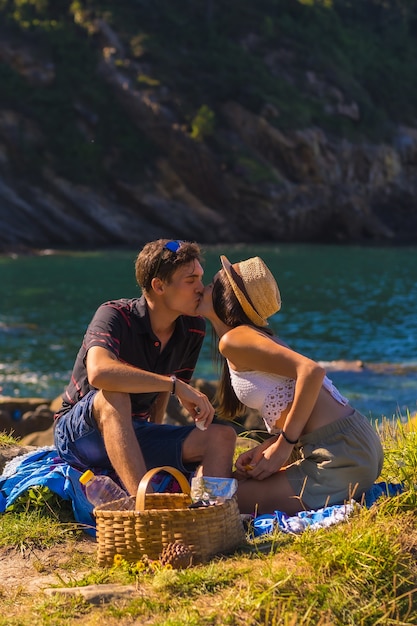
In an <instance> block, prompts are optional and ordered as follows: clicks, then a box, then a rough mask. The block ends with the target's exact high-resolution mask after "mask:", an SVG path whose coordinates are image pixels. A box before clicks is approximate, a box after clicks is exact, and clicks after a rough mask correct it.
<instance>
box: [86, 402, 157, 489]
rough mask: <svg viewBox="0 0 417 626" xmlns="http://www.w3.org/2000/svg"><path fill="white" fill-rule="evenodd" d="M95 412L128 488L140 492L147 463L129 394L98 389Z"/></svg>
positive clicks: (111, 458) (112, 459) (120, 476)
mask: <svg viewBox="0 0 417 626" xmlns="http://www.w3.org/2000/svg"><path fill="white" fill-rule="evenodd" d="M93 416H94V419H95V420H96V422H97V425H98V428H99V430H100V432H101V433H102V435H103V439H104V445H105V447H106V451H107V454H108V456H109V459H110V462H111V464H112V466H113V468H114V469H115V471H116V473H117V475H118V476H119V478H120V480H121V481H122V482H123V484H124V486H125V488H126V489H127V491H128V492H129V493H130V494H131V495H136V492H137V489H138V485H139V482H140V480H141V478H142V477H143V476H144V474H145V473H146V466H145V461H144V459H143V455H142V451H141V449H140V446H139V443H138V441H137V439H136V435H135V431H134V429H133V423H132V413H131V403H130V397H129V394H127V393H118V392H110V391H98V392H97V394H96V396H95V398H94V405H93Z"/></svg>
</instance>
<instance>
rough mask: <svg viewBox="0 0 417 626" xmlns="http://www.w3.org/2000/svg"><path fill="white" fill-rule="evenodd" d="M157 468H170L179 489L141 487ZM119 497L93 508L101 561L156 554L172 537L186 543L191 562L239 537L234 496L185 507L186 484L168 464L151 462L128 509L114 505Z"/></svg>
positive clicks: (230, 545) (240, 542)
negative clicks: (162, 490)
mask: <svg viewBox="0 0 417 626" xmlns="http://www.w3.org/2000/svg"><path fill="white" fill-rule="evenodd" d="M161 471H165V472H168V473H170V474H172V475H173V476H174V477H175V478H176V479H177V481H178V483H179V485H180V487H181V489H182V492H183V493H146V489H147V487H148V483H149V481H150V480H151V478H152V477H153V476H154V475H155V474H156V473H157V472H161ZM119 502H120V501H118V500H116V501H114V502H111V503H110V504H103V505H100V506H98V507H96V508H95V509H94V514H95V517H96V523H97V557H98V563H99V565H101V566H109V565H113V562H114V556H115V555H116V554H119V555H121V556H122V557H123V558H124V559H125V560H126V561H128V562H135V561H139V560H140V559H141V558H142V557H143V556H144V555H145V554H146V555H147V556H148V557H149V558H150V559H158V558H159V557H160V554H161V552H162V550H163V549H164V548H165V547H166V546H167V545H168V544H170V543H172V542H175V541H179V542H181V543H183V544H184V545H186V546H189V548H190V550H191V552H192V554H193V563H194V564H195V563H204V562H207V561H208V560H209V559H210V558H211V557H213V556H214V555H215V554H219V553H226V552H231V551H233V550H234V549H236V548H237V547H239V546H241V545H243V544H244V543H245V532H244V529H243V524H242V521H241V518H240V514H239V509H238V506H237V500H236V497H233V498H231V499H230V500H226V501H225V502H223V503H221V504H215V505H212V506H207V507H201V508H191V509H190V508H188V507H189V505H190V504H191V497H190V485H189V483H188V481H187V479H186V478H185V476H184V475H183V474H182V473H181V472H179V471H178V470H177V469H176V468H174V467H169V466H163V467H157V468H154V469H152V470H149V472H147V473H146V474H145V476H144V477H143V478H142V480H141V482H140V484H139V487H138V492H137V496H136V498H135V496H131V497H130V503H131V506H132V510H118V506H119V504H118V503H119Z"/></svg>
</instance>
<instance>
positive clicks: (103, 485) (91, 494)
mask: <svg viewBox="0 0 417 626" xmlns="http://www.w3.org/2000/svg"><path fill="white" fill-rule="evenodd" d="M80 483H81V484H82V485H84V486H85V495H86V496H87V498H88V500H89V501H90V502H91V504H93V505H94V506H95V507H96V506H99V505H101V504H107V503H110V502H114V501H115V500H119V502H118V506H117V510H121V511H123V510H133V508H134V506H133V503H131V501H130V498H129V496H128V494H127V493H126V491H124V489H122V488H121V487H119V485H118V484H116V483H115V482H114V480H112V479H111V478H110V476H101V475H98V476H96V475H95V474H93V472H92V471H91V470H87V471H86V472H84V474H83V475H82V476H80ZM112 508H113V507H112ZM114 510H116V509H114Z"/></svg>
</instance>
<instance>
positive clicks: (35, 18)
mask: <svg viewBox="0 0 417 626" xmlns="http://www.w3.org/2000/svg"><path fill="white" fill-rule="evenodd" d="M97 21H104V22H105V23H106V24H107V25H108V26H109V27H110V29H111V31H112V32H113V33H114V34H115V35H116V36H117V40H116V42H115V44H114V45H115V46H118V45H121V46H122V47H123V61H120V63H121V64H122V65H123V67H122V68H121V69H123V72H124V73H125V75H126V79H127V80H129V81H130V82H131V83H132V82H133V83H134V84H136V85H137V88H138V89H140V90H146V91H148V92H149V97H150V98H152V94H153V93H155V92H157V94H158V102H159V104H160V105H161V104H162V105H163V104H164V102H165V103H166V104H167V106H168V108H169V109H170V110H171V111H172V114H173V116H175V119H173V123H177V124H178V125H180V126H182V127H186V128H187V129H188V130H189V133H190V135H191V136H192V137H193V138H194V139H195V140H196V141H206V142H208V143H209V144H210V145H211V147H212V148H213V149H214V150H215V151H217V152H220V151H226V148H225V146H226V145H227V131H226V130H225V127H227V124H226V123H225V120H224V118H223V116H222V105H223V104H225V103H226V102H228V101H232V100H233V101H237V102H239V103H240V104H241V105H243V106H244V107H245V108H246V109H248V110H250V111H252V112H253V113H255V114H257V115H259V114H261V113H262V112H264V113H265V115H267V116H268V120H269V122H270V123H271V124H273V125H275V126H276V127H277V128H279V129H282V130H286V129H290V128H306V127H311V126H319V127H321V128H323V129H324V130H325V131H327V132H329V133H333V134H334V135H335V136H338V137H347V138H349V139H352V140H358V139H361V138H372V139H373V140H382V139H384V138H385V137H389V136H390V133H391V131H392V129H393V128H394V127H395V125H397V124H400V123H401V124H410V125H413V124H415V111H416V109H417V83H416V81H415V76H416V75H417V38H416V33H417V2H416V1H413V0H384V1H383V0H361V1H360V2H359V1H355V0H333V1H332V0H322V1H319V0H257V1H254V0H228V2H224V0H205V1H200V2H196V1H195V0H194V1H192V0H184V2H175V1H173V0H159V1H158V2H150V1H149V0H137V1H136V2H132V1H127V0H119V1H114V2H106V1H104V0H103V1H100V2H99V1H97V0H96V1H94V0H85V1H81V0H75V1H73V2H71V1H67V2H59V3H57V2H53V1H52V0H0V23H1V24H2V26H1V27H0V36H1V39H2V41H3V43H2V45H0V80H1V85H2V89H1V93H0V105H1V108H3V109H10V110H13V111H16V112H18V113H19V114H20V115H23V116H24V117H25V119H28V120H32V121H33V122H34V123H35V125H36V127H37V128H39V129H41V132H42V140H40V142H39V143H38V144H37V145H36V144H35V147H34V146H33V145H32V146H29V147H28V149H27V150H23V151H22V152H24V154H25V157H24V159H23V160H22V159H21V158H20V152H19V162H18V163H15V164H14V165H15V166H16V167H19V168H20V169H21V170H22V171H24V172H25V174H26V175H27V172H31V173H32V175H35V176H36V172H37V169H36V168H37V166H40V164H41V161H40V160H39V152H38V150H39V149H40V150H42V153H43V154H44V155H46V160H53V164H54V170H55V171H56V172H57V173H58V174H61V175H63V176H65V177H67V178H70V179H73V180H75V181H79V182H88V183H94V184H100V182H102V181H104V180H105V178H106V169H107V170H108V168H109V167H110V168H111V169H112V170H113V171H114V172H115V173H117V175H118V176H120V177H122V178H125V179H126V180H135V179H136V180H137V179H140V178H142V179H144V178H145V176H146V168H147V165H148V164H149V163H152V162H153V161H154V159H155V158H156V157H157V155H158V148H157V147H156V146H155V145H154V144H153V143H152V142H151V140H150V139H149V137H146V136H145V134H144V133H143V131H141V130H140V129H138V127H136V126H134V125H132V123H131V121H129V118H128V117H127V116H126V112H125V111H124V109H123V107H122V105H121V103H120V102H118V101H117V100H116V98H115V96H114V94H113V92H112V90H111V88H110V86H109V85H108V84H107V83H106V82H105V80H104V78H103V77H102V75H101V74H100V71H99V64H100V59H101V56H102V55H103V50H102V48H103V44H102V42H101V41H100V36H99V33H98V30H97V28H96V24H97ZM22 42H23V44H24V48H25V50H26V53H27V54H28V55H29V56H31V57H32V65H31V64H28V63H27V62H26V63H25V62H24V61H23V62H22V59H21V58H20V57H21V56H24V52H23V51H22ZM16 47H17V48H18V49H19V51H20V52H19V55H20V57H19V55H17V56H16V55H13V50H15V49H16ZM28 65H29V66H30V67H29V70H28ZM48 76H49V78H48ZM358 112H360V113H358ZM222 130H223V131H224V132H223V135H222ZM226 156H227V155H226ZM254 175H256V176H259V175H260V174H259V172H255V174H254Z"/></svg>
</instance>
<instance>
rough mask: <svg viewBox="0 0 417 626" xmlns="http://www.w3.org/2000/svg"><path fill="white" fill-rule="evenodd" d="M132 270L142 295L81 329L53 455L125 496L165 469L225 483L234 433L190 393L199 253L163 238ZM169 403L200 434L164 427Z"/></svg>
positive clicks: (103, 309)
mask: <svg viewBox="0 0 417 626" xmlns="http://www.w3.org/2000/svg"><path fill="white" fill-rule="evenodd" d="M135 270H136V280H137V283H138V285H139V287H140V288H141V290H142V296H141V297H140V298H133V299H120V300H116V301H112V302H106V303H104V304H102V305H101V306H100V307H99V308H98V309H97V311H96V313H95V315H94V317H93V319H92V321H91V322H90V325H89V326H88V328H87V331H86V334H85V336H84V341H83V343H82V346H81V348H80V350H79V352H78V355H77V358H76V361H75V364H74V368H73V372H72V376H71V380H70V383H69V385H68V386H67V388H66V391H65V393H64V395H63V404H62V407H61V409H60V410H59V411H58V412H57V414H56V416H55V417H56V423H55V445H56V447H57V450H58V452H59V454H60V456H61V457H62V458H63V459H64V460H65V461H67V462H68V463H69V464H70V465H73V466H75V467H77V468H79V469H81V470H84V469H86V468H90V467H93V468H96V469H97V468H100V469H111V468H113V469H114V470H115V471H116V473H117V474H118V476H119V478H120V479H121V481H122V483H123V485H124V486H125V488H126V490H127V491H128V492H129V493H130V494H131V495H135V494H136V491H137V487H138V484H139V482H140V480H141V478H142V476H143V475H144V474H145V472H146V471H147V470H148V469H150V468H153V467H160V466H162V465H171V466H174V467H177V468H178V469H179V470H181V471H183V472H192V471H194V470H195V469H196V467H197V466H198V465H201V471H202V473H203V474H205V475H207V476H218V477H220V476H225V477H230V476H231V469H232V459H233V453H234V448H235V442H236V434H235V431H234V429H233V428H232V427H229V426H222V425H219V424H212V420H213V416H214V409H213V407H212V406H211V404H210V402H209V401H208V398H207V397H206V396H205V395H204V394H203V393H201V392H199V391H198V390H196V389H194V388H193V387H191V386H190V385H189V381H190V379H191V376H192V374H193V371H194V367H195V364H196V361H197V358H198V355H199V352H200V349H201V346H202V342H203V339H204V335H205V322H204V320H203V319H202V318H201V317H199V316H197V313H196V310H197V307H198V305H199V302H200V299H201V296H202V292H203V283H202V277H203V268H202V266H201V256H200V249H199V247H198V245H197V244H195V243H190V242H185V241H168V240H166V239H159V240H157V241H153V242H150V243H148V244H146V245H145V246H144V248H143V249H142V251H141V252H140V253H139V255H138V257H137V259H136V263H135ZM170 394H175V395H176V396H177V398H178V399H179V401H180V402H181V404H182V405H183V406H184V407H185V409H187V411H188V412H189V414H190V415H191V416H192V417H193V419H194V420H195V421H196V423H198V425H199V428H196V427H195V425H190V426H172V425H168V424H162V423H161V422H162V419H163V416H164V413H165V409H166V406H167V403H168V399H169V396H170ZM201 428H205V430H201Z"/></svg>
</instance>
